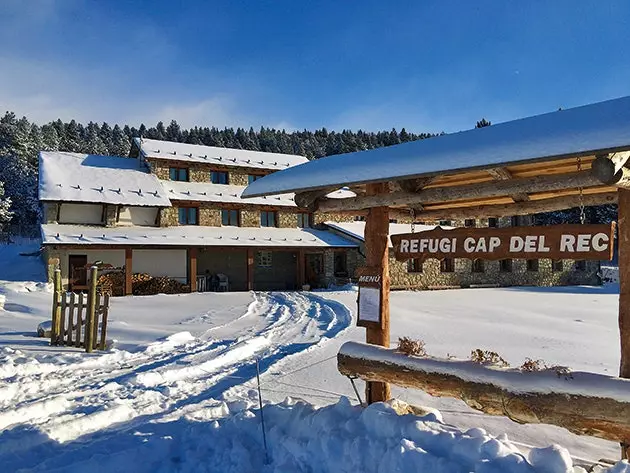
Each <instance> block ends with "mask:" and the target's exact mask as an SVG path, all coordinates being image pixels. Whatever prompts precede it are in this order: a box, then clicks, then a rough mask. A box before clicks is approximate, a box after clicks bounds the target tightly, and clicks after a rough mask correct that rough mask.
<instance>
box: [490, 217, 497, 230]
mask: <svg viewBox="0 0 630 473" xmlns="http://www.w3.org/2000/svg"><path fill="white" fill-rule="evenodd" d="M488 227H490V228H497V219H496V218H495V217H490V218H489V219H488Z"/></svg>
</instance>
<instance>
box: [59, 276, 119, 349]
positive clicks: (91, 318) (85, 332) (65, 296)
mask: <svg viewBox="0 0 630 473" xmlns="http://www.w3.org/2000/svg"><path fill="white" fill-rule="evenodd" d="M97 280H98V270H97V268H96V267H92V268H91V270H90V286H89V291H88V293H87V294H86V293H83V292H78V293H75V292H66V291H64V290H63V289H62V286H61V271H59V270H56V271H55V276H54V291H53V304H52V327H51V331H50V345H51V346H69V347H77V348H85V351H86V352H87V353H90V352H92V351H93V350H95V349H99V350H105V348H106V345H107V318H108V315H109V297H110V296H109V294H104V295H102V294H100V293H99V292H98V291H97V287H96V286H97Z"/></svg>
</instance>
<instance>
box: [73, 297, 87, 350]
mask: <svg viewBox="0 0 630 473" xmlns="http://www.w3.org/2000/svg"><path fill="white" fill-rule="evenodd" d="M84 308H85V305H84V304H83V293H82V292H79V304H78V306H77V325H76V332H75V334H74V346H75V347H77V348H78V347H80V346H81V335H82V333H83V332H82V329H83V309H84Z"/></svg>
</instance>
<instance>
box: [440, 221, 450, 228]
mask: <svg viewBox="0 0 630 473" xmlns="http://www.w3.org/2000/svg"><path fill="white" fill-rule="evenodd" d="M450 226H451V221H450V220H440V227H450Z"/></svg>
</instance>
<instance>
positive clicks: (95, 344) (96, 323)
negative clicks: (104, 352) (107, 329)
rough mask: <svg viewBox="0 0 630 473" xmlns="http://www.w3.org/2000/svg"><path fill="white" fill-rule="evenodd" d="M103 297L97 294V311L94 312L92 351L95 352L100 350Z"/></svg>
mask: <svg viewBox="0 0 630 473" xmlns="http://www.w3.org/2000/svg"><path fill="white" fill-rule="evenodd" d="M102 299H103V297H102V296H101V294H100V293H98V292H97V293H96V309H95V311H94V324H92V349H93V350H95V349H96V348H98V327H99V324H100V322H99V321H100V318H101V314H102V312H103V307H102V305H101V301H102Z"/></svg>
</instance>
